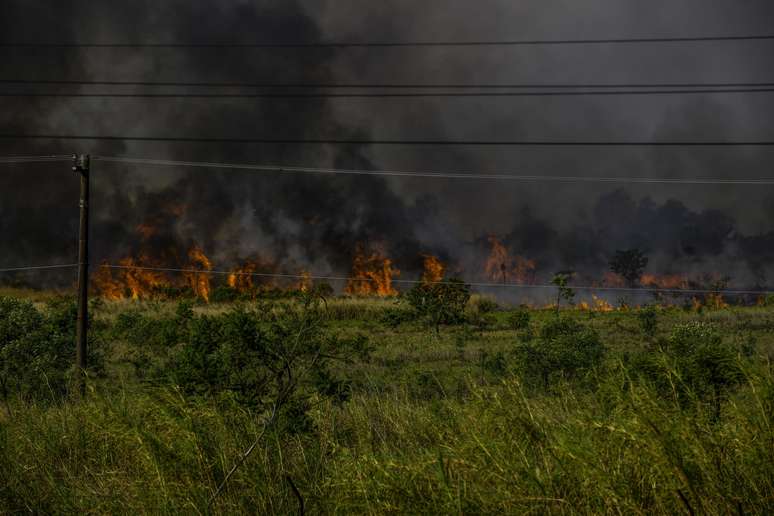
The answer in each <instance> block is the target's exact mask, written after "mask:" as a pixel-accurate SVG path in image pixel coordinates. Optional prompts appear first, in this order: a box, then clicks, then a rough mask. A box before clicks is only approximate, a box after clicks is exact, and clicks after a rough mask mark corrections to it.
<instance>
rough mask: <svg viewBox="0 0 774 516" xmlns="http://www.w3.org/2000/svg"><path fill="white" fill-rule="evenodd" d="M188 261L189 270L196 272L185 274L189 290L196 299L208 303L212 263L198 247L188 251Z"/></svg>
mask: <svg viewBox="0 0 774 516" xmlns="http://www.w3.org/2000/svg"><path fill="white" fill-rule="evenodd" d="M188 259H189V260H190V265H189V268H190V269H196V270H197V272H186V273H185V278H186V279H187V280H188V285H189V286H190V287H191V290H192V291H193V293H194V295H195V296H196V297H200V298H202V299H204V300H205V301H207V302H209V301H210V290H211V289H210V276H211V274H210V271H211V270H212V262H211V261H210V259H209V258H207V255H206V254H204V251H202V249H201V247H199V246H194V247H192V248H191V250H190V251H188ZM198 271H202V272H198Z"/></svg>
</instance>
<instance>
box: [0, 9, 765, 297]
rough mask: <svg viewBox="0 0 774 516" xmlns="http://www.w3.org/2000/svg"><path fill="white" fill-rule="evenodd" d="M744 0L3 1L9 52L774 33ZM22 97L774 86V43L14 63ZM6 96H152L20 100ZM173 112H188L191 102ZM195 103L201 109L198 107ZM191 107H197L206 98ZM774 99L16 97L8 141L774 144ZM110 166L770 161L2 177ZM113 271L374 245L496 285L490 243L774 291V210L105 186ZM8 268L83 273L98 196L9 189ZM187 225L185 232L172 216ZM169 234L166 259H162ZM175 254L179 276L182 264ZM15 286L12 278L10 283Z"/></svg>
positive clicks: (688, 168)
mask: <svg viewBox="0 0 774 516" xmlns="http://www.w3.org/2000/svg"><path fill="white" fill-rule="evenodd" d="M771 27H774V4H772V3H771V2H770V1H762V0H746V1H745V2H739V1H731V0H726V1H719V0H713V1H708V0H701V1H699V0H685V1H681V2H673V1H666V0H661V1H650V2H642V1H639V0H555V1H537V0H533V1H505V0H494V1H491V0H490V1H477V2H462V1H444V2H442V1H436V0H424V1H422V2H416V1H384V2H363V1H354V0H336V1H333V0H328V1H319V0H318V1H315V2H312V1H300V0H299V1H282V2H268V1H250V2H248V1H239V0H233V1H230V2H218V3H215V2H205V1H201V0H187V1H182V0H169V1H165V2H153V1H150V0H141V1H134V2H128V1H125V0H124V1H114V0H110V1H108V0H106V1H103V2H99V3H95V2H87V1H85V0H76V1H73V2H67V5H65V4H64V3H62V2H54V1H48V2H45V1H39V0H5V1H4V2H3V4H2V6H0V34H2V36H0V41H2V42H4V43H19V42H24V43H70V42H81V43H85V42H88V43H91V42H100V43H124V42H126V43H134V42H143V43H167V42H170V43H180V42H194V43H206V42H237V43H252V42H261V43H263V42H270V43H297V42H301V43H305V42H309V43H314V42H332V41H333V42H335V41H353V42H374V41H377V42H383V41H385V42H393V41H395V42H400V41H417V40H419V41H439V40H443V41H475V40H523V39H541V40H544V39H548V40H552V39H585V38H636V37H660V36H666V37H670V36H678V37H691V36H705V35H711V36H715V35H718V36H724V35H731V36H733V35H757V34H770V33H772V32H774V31H772V30H771ZM0 53H1V54H2V59H0V78H4V79H41V80H42V79H64V80H131V81H191V82H196V81H209V82H219V81H239V82H275V83H277V82H285V83H402V82H403V83H420V84H434V83H435V84H438V83H462V84H464V83H467V84H471V83H485V84H498V83H565V84H572V83H576V84H578V83H602V84H604V83H670V82H677V83H680V82H686V83H701V82H766V81H770V82H774V72H772V70H771V62H772V57H773V56H774V41H746V42H703V43H660V44H637V45H574V46H561V45H555V46H553V45H552V46H526V47H470V48H460V47H444V48H405V47H402V48H377V49H374V48H356V49H340V48H339V49H336V48H322V49H320V48H317V49H310V48H305V49H268V50H267V49H262V50H260V49H231V50H225V49H214V50H213V49H50V48H49V49H19V48H8V47H4V48H0ZM3 88H4V89H3V91H5V92H17V91H19V92H21V91H27V92H28V91H56V92H79V93H88V92H107V91H120V92H133V91H139V89H135V88H131V87H125V88H121V89H108V88H105V87H79V86H49V87H35V88H33V87H31V86H13V85H4V86H3ZM154 91H158V92H168V91H172V90H170V89H157V90H154ZM176 91H179V90H176ZM186 91H190V90H186ZM772 115H774V94H772V93H753V94H723V95H721V94H715V95H670V96H620V97H545V98H535V97H525V98H439V99H432V98H418V99H405V98H400V99H314V100H310V99H238V100H214V99H206V100H203V99H195V100H194V99H181V100H175V99H104V98H102V99H83V98H79V99H63V98H56V99H41V98H13V97H5V98H0V133H3V134H34V133H43V134H51V133H54V134H97V135H119V136H120V135H135V136H170V137H176V136H192V137H221V138H230V137H243V138H249V137H270V138H328V137H334V138H349V139H365V140H368V139H405V140H410V139H454V140H466V139H468V140H471V139H475V140H482V139H483V140H486V139H493V140H497V139H508V140H518V139H532V140H572V139H589V140H597V139H599V140H673V139H674V140H677V139H679V140H702V139H706V140H766V139H768V140H774V116H772ZM71 152H79V153H91V154H99V155H120V156H132V157H142V158H159V159H180V160H201V161H209V162H213V161H223V162H249V163H261V164H270V165H289V166H309V167H337V168H365V169H395V170H406V171H434V172H469V173H474V174H476V173H482V174H483V173H507V174H523V175H545V176H551V175H554V176H606V177H624V178H625V177H662V178H696V177H702V178H767V177H772V176H773V175H774V174H772V172H774V171H773V170H772V168H773V167H772V165H774V149H768V148H755V149H753V148H689V149H685V148H668V149H665V148H604V147H593V148H506V147H487V148H471V147H424V146H423V147H411V146H405V147H392V146H390V147H385V146H369V145H359V146H347V147H342V146H294V145H223V144H203V145H202V144H199V145H194V144H170V143H163V144H160V143H136V142H121V141H118V142H110V143H106V142H87V141H83V142H73V141H50V140H49V141H29V140H23V139H17V140H7V139H4V140H1V141H0V154H2V155H23V154H43V153H45V154H48V153H55V154H59V153H68V154H69V153H71ZM93 183H94V185H93V187H94V192H93V194H94V198H93V202H92V205H93V207H94V212H95V217H94V226H93V236H94V238H93V241H92V248H93V249H92V251H93V255H94V256H95V257H96V258H95V260H114V259H116V258H117V257H120V256H125V255H126V254H132V253H135V254H136V253H138V252H140V251H141V250H142V249H143V248H144V247H147V246H151V247H161V246H167V247H174V248H185V247H186V246H188V245H191V244H192V243H194V242H195V243H197V244H200V245H202V246H203V247H205V248H206V249H207V251H208V252H209V253H211V254H212V255H213V256H215V257H216V258H217V259H218V260H219V261H221V262H223V263H226V262H229V261H235V260H238V259H239V258H241V257H245V256H248V255H254V254H261V255H266V256H269V257H271V258H272V259H274V260H276V261H279V262H282V263H287V264H294V265H295V264H303V265H304V266H305V267H307V268H310V269H313V270H315V271H319V272H320V273H326V274H327V273H334V272H335V273H341V272H346V270H347V268H348V264H349V263H351V259H352V253H353V252H354V248H355V247H356V245H357V244H361V243H362V244H365V245H369V246H373V247H379V248H380V249H383V250H384V252H385V253H387V254H389V255H391V256H393V257H394V258H395V259H396V261H398V262H399V263H400V264H401V268H402V269H403V270H405V271H407V272H411V271H414V270H415V269H417V268H418V263H419V258H418V257H419V256H421V254H422V253H434V254H437V255H440V256H443V257H444V258H445V259H446V260H448V261H449V262H451V263H454V264H456V266H457V267H458V268H459V269H460V270H461V271H470V270H472V269H476V268H480V266H479V265H477V264H478V262H480V255H482V254H486V253H487V249H486V245H484V244H482V242H485V241H486V237H487V236H488V235H497V236H498V237H499V238H501V239H502V240H503V241H504V242H505V243H506V245H507V246H508V248H509V250H510V252H512V253H513V254H514V255H516V254H518V255H523V256H526V257H528V258H531V259H535V260H536V261H537V262H538V269H539V270H540V271H541V273H542V274H544V275H550V274H551V273H552V272H553V271H555V270H558V269H559V268H573V269H577V270H581V271H584V272H585V273H586V274H587V275H588V276H589V277H591V276H595V275H596V276H598V275H600V274H601V273H602V272H603V271H604V270H605V269H606V266H607V261H608V260H609V257H610V256H611V255H612V254H613V253H614V251H615V250H616V249H623V248H629V247H634V246H636V247H639V248H642V249H644V250H645V251H646V252H647V253H648V254H649V255H650V256H651V265H650V267H651V269H653V272H658V273H664V274H666V273H686V274H688V273H696V274H698V273H700V272H701V273H704V272H708V271H712V272H719V273H723V274H726V275H728V276H730V277H732V278H733V280H734V282H735V283H736V284H739V285H745V286H749V285H764V284H767V283H768V284H769V285H771V284H774V278H772V280H771V281H770V280H769V277H770V276H771V275H772V274H774V270H772V266H769V263H772V260H771V259H770V258H771V257H772V256H774V207H773V206H774V189H773V188H774V187H751V186H735V187H729V186H711V185H708V186H695V185H692V186H684V185H683V186H679V185H677V186H676V185H669V186H663V185H662V186H653V185H621V186H616V185H610V184H602V185H599V184H591V185H589V184H582V185H579V184H556V183H539V184H523V183H504V182H493V181H480V180H438V179H405V178H400V179H397V178H390V179H384V178H373V177H368V178H351V177H350V178H340V177H334V178H332V177H327V176H326V177H310V176H282V177H279V176H277V175H271V174H262V175H260V176H259V175H257V174H255V173H245V172H228V173H224V172H216V171H209V170H186V169H174V168H172V169H169V168H154V167H135V166H123V165H111V164H106V163H100V164H98V165H95V169H94V172H93ZM0 188H1V190H0V231H2V233H3V234H4V235H6V238H4V242H5V243H4V245H3V248H0V258H2V259H3V262H4V263H5V264H7V265H8V266H16V265H27V264H33V263H34V264H38V263H44V262H45V263H48V262H57V261H61V260H65V261H67V259H68V258H70V259H71V258H72V255H73V252H74V235H75V229H76V227H77V210H76V209H75V207H76V206H77V181H76V178H74V177H73V175H72V174H71V173H69V174H68V168H67V166H66V164H43V165H24V166H16V167H4V169H3V170H2V175H1V176H0ZM174 205H182V206H184V209H182V210H181V209H173V206H174ZM149 221H150V222H152V223H154V224H156V225H158V226H159V227H160V228H161V229H159V231H158V233H159V236H158V238H157V239H156V240H153V241H143V239H142V237H141V236H140V235H138V232H137V227H138V226H140V225H142V224H147V223H148V222H149ZM173 255H174V253H172V254H171V255H169V256H165V259H168V260H171V261H175V260H176V258H175V256H173ZM0 265H3V263H0Z"/></svg>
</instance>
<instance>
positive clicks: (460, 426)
mask: <svg viewBox="0 0 774 516" xmlns="http://www.w3.org/2000/svg"><path fill="white" fill-rule="evenodd" d="M3 294H4V295H6V296H8V295H13V294H14V293H13V292H4V293H3ZM24 297H25V298H27V299H31V300H33V301H35V304H34V306H35V310H37V311H40V312H41V313H45V312H46V311H48V310H53V309H52V308H50V306H51V305H50V299H49V298H48V296H44V297H43V298H36V297H35V295H34V293H29V292H27V293H24ZM293 304H296V302H295V301H275V302H273V304H265V303H259V304H254V303H247V304H243V305H240V310H242V311H246V312H249V313H251V314H252V315H250V316H249V317H252V318H253V319H250V318H246V317H247V316H244V317H242V318H241V319H239V318H237V319H234V320H238V321H253V320H255V321H258V322H256V324H257V325H258V326H256V327H262V326H260V325H262V324H265V321H267V320H269V319H265V318H270V317H271V316H270V315H267V314H271V313H273V311H277V313H282V312H283V310H285V309H287V306H284V308H283V305H293ZM490 305H491V303H486V302H484V303H482V302H481V300H480V299H474V300H473V301H472V302H471V303H470V304H469V306H468V308H467V313H466V316H465V318H464V320H461V321H458V322H457V323H455V324H451V325H441V326H440V327H439V330H438V331H436V328H435V327H433V325H431V324H428V323H427V322H426V321H423V320H421V319H415V318H412V317H409V316H407V314H406V313H405V312H406V309H405V307H403V305H397V304H396V302H395V301H391V300H371V299H330V300H327V302H326V304H324V305H321V306H320V308H319V310H320V318H319V319H316V320H315V321H316V323H315V324H319V328H318V329H319V332H320V335H321V337H320V338H321V339H328V338H329V337H331V336H337V337H339V338H341V339H350V338H354V337H356V336H363V337H365V338H366V339H367V342H368V347H369V348H370V353H369V354H367V355H366V354H363V355H362V356H361V357H356V358H352V359H351V360H347V361H333V362H331V366H330V374H331V375H332V376H334V377H335V378H337V379H341V382H340V383H336V385H338V386H339V387H341V386H344V387H343V388H341V389H338V390H336V391H335V392H334V391H333V390H331V389H328V388H325V389H322V388H311V387H309V388H308V389H307V388H306V387H308V386H307V384H306V383H303V381H302V383H301V384H299V385H303V386H304V387H303V388H304V389H305V390H304V392H305V393H306V394H305V397H304V400H305V405H304V410H303V411H302V412H303V413H301V412H299V411H297V410H296V411H294V410H290V409H288V410H284V411H283V410H279V411H278V412H277V411H275V412H276V415H275V417H273V418H272V417H271V416H270V415H269V414H268V413H267V410H266V408H265V405H261V403H259V402H252V403H247V402H245V401H244V399H242V398H240V397H239V396H236V395H233V393H232V390H231V384H230V383H227V382H226V383H223V382H221V381H220V380H219V381H218V382H215V383H212V384H211V385H212V387H211V388H207V389H204V388H202V389H198V388H196V386H195V385H194V386H192V385H190V384H185V383H184V382H176V381H174V378H181V376H180V375H178V376H174V375H172V376H170V375H171V374H172V373H170V371H172V372H174V371H184V372H185V371H187V370H186V369H181V367H182V366H181V365H180V364H181V363H182V362H181V361H182V360H183V359H182V358H181V357H186V356H189V355H190V352H191V351H190V350H191V349H193V348H192V346H202V345H207V346H215V348H216V349H215V350H214V351H212V353H214V354H215V355H207V356H208V357H211V356H216V355H217V356H225V354H227V353H229V352H233V350H230V349H231V348H228V347H223V348H221V347H218V346H219V344H218V343H212V342H209V340H212V338H209V340H208V339H207V338H204V337H203V338H201V339H200V338H199V337H197V336H196V335H199V334H198V333H197V334H196V335H194V333H195V331H196V332H202V333H201V335H205V336H209V337H211V336H212V335H221V333H217V332H215V330H212V332H214V333H212V332H211V333H204V332H205V330H206V328H205V329H202V328H203V327H205V326H206V327H207V328H209V326H207V325H212V324H215V322H216V321H219V320H221V319H224V320H226V319H228V317H230V316H229V314H230V313H232V312H233V311H234V308H235V307H234V306H232V305H196V306H193V307H192V308H193V313H192V314H191V313H188V314H187V315H185V316H184V317H185V318H184V321H185V322H181V320H183V319H181V317H183V316H181V315H180V314H181V313H182V312H181V308H180V306H179V305H178V304H177V303H173V302H101V303H96V304H94V305H93V306H92V314H93V325H92V338H93V342H92V344H93V346H94V348H95V350H99V355H100V357H101V361H100V364H101V367H99V368H97V369H95V370H94V371H93V372H92V373H91V375H90V377H89V379H88V381H87V384H86V393H85V395H84V396H82V397H80V396H77V395H72V394H69V395H66V396H64V397H62V396H59V395H58V392H57V390H56V388H55V386H53V385H54V384H53V383H52V387H51V389H50V394H46V389H45V388H40V389H37V390H30V391H25V392H36V393H38V394H35V395H33V394H29V393H28V394H19V395H14V394H13V393H10V394H8V395H7V396H6V399H5V406H4V409H3V410H2V412H0V413H1V414H2V415H1V416H0V418H1V419H0V512H2V513H10V514H15V513H20V514H21V513H43V514H63V513H91V514H105V513H132V514H178V513H185V514H210V513H214V514H235V513H249V514H253V513H261V514H263V513H280V514H294V513H298V512H299V510H300V508H301V506H302V505H303V507H304V510H305V511H306V512H307V513H311V514H319V513H322V514H330V513H341V514H349V513H367V514H383V513H395V514H406V513H408V514H484V513H486V514H499V513H508V514H525V513H533V514H544V513H550V514H600V513H611V514H729V513H732V514H767V513H772V512H774V428H772V423H773V420H772V418H773V417H774V372H773V369H772V357H774V331H773V330H774V308H772V307H729V308H724V309H719V310H708V309H703V310H699V311H697V310H693V309H690V310H689V309H683V308H658V309H655V310H649V311H646V310H639V309H633V310H618V311H613V312H593V311H581V310H576V309H569V308H568V309H563V310H561V312H559V313H557V311H555V310H552V309H546V310H525V309H516V308H503V307H499V308H495V307H494V306H490ZM525 313H526V315H525ZM2 317H3V315H2V314H0V318H2ZM240 317H241V316H240ZM228 320H230V319H228ZM557 321H561V325H564V326H561V325H560V324H559V323H558V322H557ZM10 324H14V323H13V321H10V322H9V321H8V320H5V321H4V322H2V323H0V335H6V342H0V346H4V348H3V349H4V350H7V349H10V346H11V344H9V343H12V342H15V341H13V339H12V338H11V337H8V336H7V335H11V334H12V332H10V330H9V329H8V328H9V325H10ZM228 324H231V323H228ZM228 324H225V325H224V326H223V328H230V327H231V326H229V325H228ZM266 324H268V323H266ZM4 325H5V326H4ZM181 328H182V329H181ZM194 328H196V330H195V331H194ZM218 328H220V327H218ZM551 328H553V330H551ZM557 328H559V329H557ZM562 328H565V329H566V328H570V329H571V330H566V331H565V330H562ZM560 330H561V331H560ZM3 331H5V333H2V332H3ZM57 331H59V330H57ZM61 331H62V332H63V335H64V338H65V339H69V338H70V334H69V333H68V332H69V331H70V329H69V328H65V329H62V330H61ZM206 331H210V330H206ZM217 331H226V330H217ZM229 331H230V330H229ZM272 331H274V330H272ZM315 331H317V330H315ZM9 332H10V333H9ZM552 332H554V333H552ZM556 332H558V333H556ZM54 333H56V332H54ZM222 335H230V333H228V332H226V333H222ZM299 335H300V333H299ZM557 335H558V337H557ZM18 338H21V337H18ZM226 338H227V337H224V339H226ZM228 338H231V337H228ZM304 338H305V337H300V340H303V339H304ZM311 338H312V337H310V339H311ZM315 338H316V337H315ZM215 340H217V339H215ZM204 341H206V342H204ZM202 342H204V343H202ZM326 342H327V341H326ZM598 344H599V345H598ZM557 346H558V347H557ZM680 346H682V347H680ZM326 349H327V348H326ZM330 349H334V350H335V346H334V347H333V348H330ZM549 349H551V350H553V349H558V350H559V354H558V355H556V356H555V355H550V354H546V353H548V352H547V351H546V350H549ZM589 350H594V353H593V354H590V353H591V352H590V351H589ZM697 350H701V351H697ZM544 352H545V353H544ZM186 353H189V355H186ZM329 353H330V351H329ZM723 353H725V354H723ZM218 354H220V355H218ZM592 355H593V356H592ZM689 355H690V357H694V356H695V357H696V358H695V359H693V358H691V359H690V360H689V358H687V357H689ZM3 356H4V357H5V358H6V359H7V356H6V355H3ZM8 356H10V355H8ZM197 356H198V355H197ZM567 357H577V360H576V361H575V362H573V361H568V358H567ZM588 357H591V358H588ZM8 360H10V359H8ZM197 360H198V359H197ZM186 364H188V366H187V367H193V366H191V365H190V362H186ZM28 367H29V368H30V369H31V370H32V371H33V373H31V375H30V377H29V379H28V380H27V381H29V382H38V383H40V384H41V385H44V386H45V382H47V381H49V379H48V376H47V374H45V373H46V371H47V369H46V367H47V366H45V364H43V365H41V364H38V363H37V362H36V358H35V357H34V356H32V357H30V358H29V364H28ZM197 367H198V366H197ZM36 371H37V372H36ZM196 371H198V372H197V374H201V370H200V369H197V370H196ZM237 373H238V374H237V376H236V377H238V378H239V379H240V381H242V380H244V378H245V376H244V375H245V374H246V372H245V371H237ZM175 374H177V373H175ZM229 374H232V376H230V377H229V378H231V380H230V381H234V380H233V378H235V376H233V374H235V373H234V372H233V371H232V372H231V373H229ZM202 378H204V377H202ZM52 381H53V380H52ZM202 381H203V382H204V381H205V380H202ZM315 381H316V380H315ZM310 382H311V380H310ZM318 383H319V382H318ZM329 384H330V382H329ZM202 385H203V384H202ZM251 385H252V384H251ZM309 385H312V383H309ZM315 385H317V384H315ZM326 385H328V384H326ZM20 388H21V387H20ZM299 388H301V387H299ZM71 390H72V389H71ZM20 392H21V391H20ZM259 436H260V439H259V440H258V441H257V442H258V445H257V447H256V448H255V451H253V452H252V454H251V455H250V456H249V457H248V458H247V459H246V460H245V461H244V463H243V464H241V465H240V466H239V467H238V468H237V469H236V471H235V472H234V474H233V476H231V478H230V480H229V482H228V483H227V484H226V485H225V488H224V489H223V491H222V492H221V493H220V494H219V495H218V496H217V497H215V498H214V499H213V495H214V494H215V492H216V490H217V489H218V486H219V485H220V484H221V483H222V481H223V479H224V478H225V476H226V474H227V473H228V471H229V470H230V469H231V467H232V465H234V464H235V462H238V460H239V458H240V456H241V454H242V453H243V452H244V451H245V449H247V448H248V446H250V445H251V443H253V442H254V441H256V439H257V438H258V437H259Z"/></svg>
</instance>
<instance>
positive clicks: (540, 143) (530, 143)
mask: <svg viewBox="0 0 774 516" xmlns="http://www.w3.org/2000/svg"><path fill="white" fill-rule="evenodd" d="M0 139H3V140H65V141H80V140H90V141H105V142H156V143H216V144H259V143H262V144H274V145H284V144H296V145H386V146H389V145H396V146H397V145H406V146H408V145H418V146H470V147H472V146H481V147H494V146H500V147H771V146H774V140H748V141H686V140H675V141H658V140H629V141H603V140H600V141H594V140H566V141H549V140H499V141H498V140H362V139H336V138H331V139H328V138H323V139H296V138H210V137H199V138H193V137H171V136H170V137H164V136H97V135H74V134H59V135H57V134H0Z"/></svg>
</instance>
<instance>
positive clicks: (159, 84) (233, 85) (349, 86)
mask: <svg viewBox="0 0 774 516" xmlns="http://www.w3.org/2000/svg"><path fill="white" fill-rule="evenodd" d="M0 84H11V85H21V86H36V85H42V86H143V87H175V88H284V89H288V88H289V89H296V88H309V89H326V88H331V89H482V90H483V89H588V88H597V89H603V88H765V87H774V82H714V83H713V82H710V83H674V82H666V83H588V84H562V83H555V84H554V83H534V84H530V83H511V84H507V83H504V84H460V83H448V84H421V83H416V84H411V83H404V84H388V83H386V84H380V83H366V84H355V83H317V84H315V83H267V82H164V81H75V80H58V79H44V80H32V79H0Z"/></svg>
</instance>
